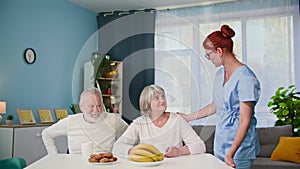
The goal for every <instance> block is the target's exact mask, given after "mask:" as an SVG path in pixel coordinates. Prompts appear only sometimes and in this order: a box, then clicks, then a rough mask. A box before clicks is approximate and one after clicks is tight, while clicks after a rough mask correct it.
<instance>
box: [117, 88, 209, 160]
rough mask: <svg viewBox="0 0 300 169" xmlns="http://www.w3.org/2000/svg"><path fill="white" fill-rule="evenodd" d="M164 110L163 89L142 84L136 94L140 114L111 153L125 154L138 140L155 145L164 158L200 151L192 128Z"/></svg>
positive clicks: (199, 145)
mask: <svg viewBox="0 0 300 169" xmlns="http://www.w3.org/2000/svg"><path fill="white" fill-rule="evenodd" d="M166 109H167V101H166V96H165V92H164V89H162V88H161V87H159V86H157V85H150V86H146V87H145V88H144V89H143V91H142V93H141V95H140V110H141V114H142V116H141V117H138V118H136V119H135V120H134V121H133V122H132V123H131V124H130V126H129V127H128V128H127V130H126V131H125V132H124V133H123V135H122V136H121V137H120V138H119V139H118V140H117V141H116V142H115V144H114V147H113V153H114V154H116V155H119V156H127V155H128V153H129V151H130V149H131V148H132V147H133V146H134V145H137V144H140V143H145V144H152V145H154V146H156V147H157V148H158V149H159V150H160V151H161V152H163V153H164V155H165V157H177V156H181V155H188V154H197V153H204V152H205V150H206V149H205V144H204V142H203V140H201V139H200V137H199V136H198V135H197V134H196V132H195V131H194V130H193V129H192V127H191V126H190V125H189V124H188V123H187V122H186V121H185V120H184V119H183V118H182V117H181V116H180V115H178V114H176V113H170V112H166ZM183 143H184V145H183Z"/></svg>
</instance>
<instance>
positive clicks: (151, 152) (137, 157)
mask: <svg viewBox="0 0 300 169" xmlns="http://www.w3.org/2000/svg"><path fill="white" fill-rule="evenodd" d="M128 158H129V159H130V160H132V161H135V162H155V161H161V160H163V159H164V154H163V153H161V152H160V151H159V150H158V149H157V148H156V147H155V146H153V145H151V144H138V145H136V146H134V147H132V148H131V150H130V152H129V154H128Z"/></svg>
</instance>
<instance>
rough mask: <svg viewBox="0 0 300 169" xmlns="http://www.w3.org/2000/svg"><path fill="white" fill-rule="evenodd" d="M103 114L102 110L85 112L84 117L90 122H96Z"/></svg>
mask: <svg viewBox="0 0 300 169" xmlns="http://www.w3.org/2000/svg"><path fill="white" fill-rule="evenodd" d="M102 114H103V113H100V112H93V113H83V116H84V119H85V120H86V121H87V122H89V123H96V122H98V121H100V120H101V118H102Z"/></svg>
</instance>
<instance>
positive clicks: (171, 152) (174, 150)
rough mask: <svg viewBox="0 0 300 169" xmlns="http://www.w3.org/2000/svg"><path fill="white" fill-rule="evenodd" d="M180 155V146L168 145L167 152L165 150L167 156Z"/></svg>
mask: <svg viewBox="0 0 300 169" xmlns="http://www.w3.org/2000/svg"><path fill="white" fill-rule="evenodd" d="M179 155H180V151H179V148H177V147H174V146H172V147H168V148H167V150H166V152H165V156H166V157H177V156H179Z"/></svg>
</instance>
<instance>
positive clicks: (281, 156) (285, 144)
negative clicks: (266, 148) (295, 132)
mask: <svg viewBox="0 0 300 169" xmlns="http://www.w3.org/2000/svg"><path fill="white" fill-rule="evenodd" d="M271 160H281V161H291V162H295V163H299V164H300V137H283V136H282V137H280V139H279V143H278V145H277V147H276V148H275V150H274V151H273V153H272V156H271Z"/></svg>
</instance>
